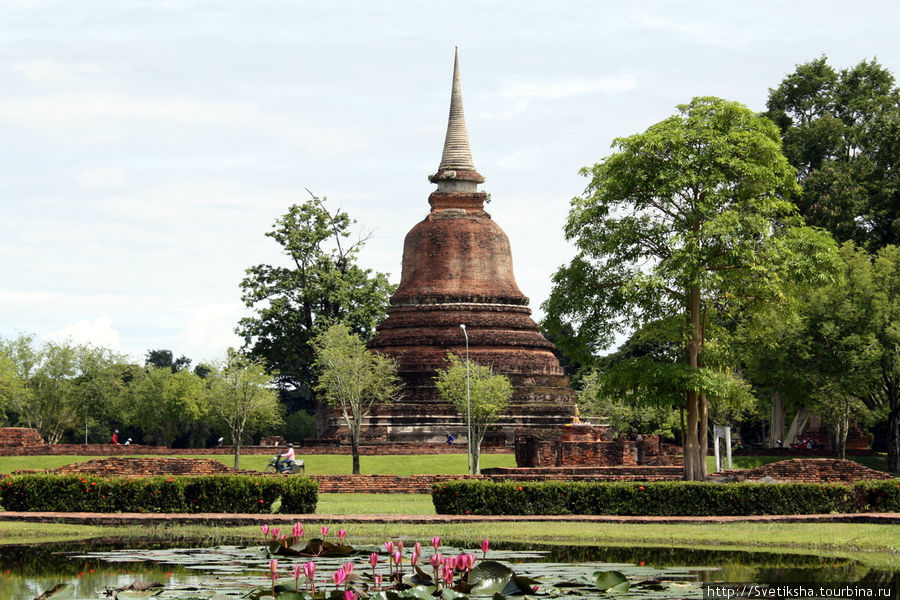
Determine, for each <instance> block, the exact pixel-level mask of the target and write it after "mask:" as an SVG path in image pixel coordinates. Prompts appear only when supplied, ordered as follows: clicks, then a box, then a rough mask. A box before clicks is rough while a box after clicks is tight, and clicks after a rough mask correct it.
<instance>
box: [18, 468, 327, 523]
mask: <svg viewBox="0 0 900 600" xmlns="http://www.w3.org/2000/svg"><path fill="white" fill-rule="evenodd" d="M318 492H319V485H318V483H316V482H315V481H313V480H311V479H307V478H305V477H270V476H248V475H198V476H177V477H176V476H171V477H167V476H160V477H98V476H92V475H49V474H33V475H14V476H11V477H7V478H5V479H3V480H2V481H0V506H2V507H3V508H4V509H5V510H9V511H49V512H103V513H114V512H154V513H167V512H184V513H201V512H211V513H269V512H271V511H272V505H273V503H274V502H275V501H276V500H278V499H279V498H280V499H281V506H280V507H279V512H281V513H304V514H309V513H314V512H315V511H316V503H317V502H318Z"/></svg>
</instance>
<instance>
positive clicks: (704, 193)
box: [545, 98, 836, 480]
mask: <svg viewBox="0 0 900 600" xmlns="http://www.w3.org/2000/svg"><path fill="white" fill-rule="evenodd" d="M678 111H679V112H678V114H676V115H674V116H672V117H670V118H668V119H666V120H664V121H662V122H660V123H657V124H656V125H653V126H651V127H650V128H649V129H648V130H647V131H646V132H644V133H642V134H637V135H633V136H631V137H628V138H619V139H617V140H615V142H614V147H615V148H617V150H618V151H617V152H615V153H614V154H612V155H611V156H610V157H608V158H606V159H605V160H603V161H602V162H600V163H598V164H596V165H594V166H593V167H592V168H590V169H583V170H582V174H584V175H586V176H589V177H591V182H590V184H589V185H588V187H587V189H586V191H585V194H584V195H583V196H582V197H579V198H575V199H574V200H573V206H572V210H571V212H570V214H569V218H568V221H567V224H566V229H565V232H566V237H567V239H569V240H570V241H572V242H573V243H574V244H575V246H576V248H577V249H578V254H577V255H576V256H575V258H574V259H573V260H572V261H571V263H570V264H569V265H567V266H564V267H562V268H561V269H560V270H559V271H558V272H557V273H556V274H555V275H554V277H553V281H554V289H553V291H552V293H551V296H550V298H549V299H548V300H547V302H546V303H545V310H546V312H547V314H548V321H550V322H551V324H552V327H553V328H560V327H561V326H562V324H563V323H564V322H570V323H571V324H572V325H573V327H574V328H575V331H576V332H577V333H578V335H579V337H581V338H582V339H592V340H596V342H595V344H596V346H597V347H603V346H605V345H608V344H609V343H610V342H611V340H612V338H613V336H614V335H615V333H616V332H623V331H626V330H628V329H638V328H640V327H642V326H643V325H645V324H647V323H649V322H652V321H655V320H658V319H661V318H663V317H668V316H671V315H682V317H683V323H684V326H683V329H682V330H681V335H680V336H679V338H678V339H679V340H680V342H681V347H682V348H683V354H682V360H681V362H680V363H678V364H677V365H675V366H673V367H666V368H667V369H668V370H669V372H668V373H667V374H666V373H663V374H661V375H665V380H666V381H668V382H669V383H674V384H676V386H677V387H675V388H674V391H675V392H680V393H681V394H683V395H684V398H685V400H684V405H685V411H686V424H685V438H684V457H685V460H684V466H685V471H684V475H685V478H686V479H695V480H702V479H705V477H706V461H705V454H706V448H707V446H708V443H707V434H706V432H707V429H708V416H709V415H708V404H707V396H708V395H713V394H718V393H722V391H723V390H726V389H729V388H730V387H731V383H732V379H733V378H732V377H731V376H730V375H729V374H728V373H727V372H724V371H723V370H722V369H720V368H713V367H710V366H707V364H706V360H705V357H704V352H705V350H708V349H707V348H706V343H707V335H706V334H707V324H708V323H709V322H710V321H709V317H710V315H711V313H713V312H720V313H722V314H740V313H741V312H742V311H752V310H753V309H754V308H755V307H756V306H758V305H759V304H760V303H762V302H764V301H778V299H779V298H780V297H781V296H782V295H783V287H784V286H785V285H786V282H788V281H790V280H791V279H793V278H795V277H799V278H810V279H812V278H819V279H820V280H822V281H826V280H827V279H828V275H827V273H828V269H829V268H836V267H835V266H834V265H835V262H836V259H835V257H834V252H833V242H832V241H831V239H830V237H829V236H827V235H826V234H824V233H821V232H818V231H815V230H813V229H810V228H806V227H802V226H801V225H802V221H801V220H800V219H799V218H796V217H795V212H796V208H795V207H794V205H793V204H792V203H791V202H790V200H789V198H790V197H791V196H792V195H793V194H795V193H796V192H797V189H798V188H797V184H796V181H795V179H794V175H795V171H794V169H793V168H792V167H791V166H790V165H789V164H788V162H787V160H786V159H785V158H784V155H783V154H782V151H781V140H780V136H779V134H778V130H777V128H776V127H775V126H774V124H772V122H771V121H769V120H768V119H765V118H761V117H758V116H756V115H754V114H753V113H752V112H751V111H750V110H748V109H747V108H746V107H744V106H742V105H740V104H738V103H736V102H728V101H725V100H721V99H718V98H695V99H694V100H693V101H692V102H691V103H690V104H687V105H682V106H679V107H678ZM717 351H718V352H720V353H721V351H722V349H721V348H720V349H718V350H717Z"/></svg>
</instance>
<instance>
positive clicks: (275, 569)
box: [269, 558, 278, 579]
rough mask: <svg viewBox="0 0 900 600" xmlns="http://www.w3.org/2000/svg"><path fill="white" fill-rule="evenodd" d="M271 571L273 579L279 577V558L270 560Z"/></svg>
mask: <svg viewBox="0 0 900 600" xmlns="http://www.w3.org/2000/svg"><path fill="white" fill-rule="evenodd" d="M269 573H271V576H272V579H278V559H277V558H273V559H272V560H270V561H269Z"/></svg>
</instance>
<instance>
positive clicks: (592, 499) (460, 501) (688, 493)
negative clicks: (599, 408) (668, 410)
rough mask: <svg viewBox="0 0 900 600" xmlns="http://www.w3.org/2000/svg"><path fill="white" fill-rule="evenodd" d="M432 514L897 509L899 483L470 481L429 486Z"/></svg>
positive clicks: (701, 513)
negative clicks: (432, 503) (432, 502)
mask: <svg viewBox="0 0 900 600" xmlns="http://www.w3.org/2000/svg"><path fill="white" fill-rule="evenodd" d="M432 499H433V501H434V507H435V510H437V512H438V513H439V514H469V513H470V514H478V515H559V514H585V515H631V516H648V515H664V516H668V515H672V516H674V515H686V516H707V515H767V514H787V515H791V514H794V515H796V514H821V513H831V512H842V513H847V512H863V511H866V512H871V511H878V512H894V511H898V510H900V480H888V481H865V482H860V483H856V484H854V485H842V484H817V483H704V482H693V481H659V482H644V483H642V482H627V483H626V482H583V481H580V482H566V481H544V482H534V481H532V482H528V481H503V482H493V481H472V480H457V481H447V482H443V483H437V484H435V485H434V487H433V489H432Z"/></svg>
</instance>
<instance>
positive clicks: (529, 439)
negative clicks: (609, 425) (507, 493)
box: [515, 427, 680, 467]
mask: <svg viewBox="0 0 900 600" xmlns="http://www.w3.org/2000/svg"><path fill="white" fill-rule="evenodd" d="M581 429H584V427H581ZM543 437H544V439H540V438H539V437H538V436H534V435H519V436H516V444H515V453H516V464H517V465H518V466H520V467H531V466H535V467H562V466H576V467H588V466H615V465H625V466H636V465H673V464H676V463H677V462H678V459H677V456H678V452H679V451H680V448H677V447H675V446H671V445H669V444H661V443H660V441H659V436H658V435H647V436H643V438H642V439H640V440H630V439H627V438H624V437H619V438H617V439H614V440H604V439H601V438H600V437H599V436H596V438H595V439H590V437H586V436H578V437H575V436H571V435H568V432H565V431H563V432H543Z"/></svg>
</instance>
